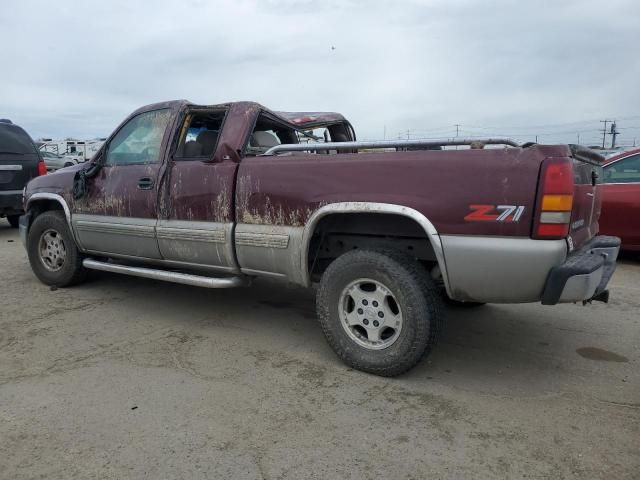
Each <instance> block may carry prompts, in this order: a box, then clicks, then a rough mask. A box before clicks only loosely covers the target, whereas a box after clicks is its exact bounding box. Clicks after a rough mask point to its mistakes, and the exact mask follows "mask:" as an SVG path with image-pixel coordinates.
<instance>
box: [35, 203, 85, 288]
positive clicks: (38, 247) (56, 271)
mask: <svg viewBox="0 0 640 480" xmlns="http://www.w3.org/2000/svg"><path fill="white" fill-rule="evenodd" d="M27 254H28V256H29V263H30V264H31V268H32V270H33V273H35V275H36V277H38V280H40V281H41V282H42V283H44V284H46V285H52V286H56V287H68V286H70V285H74V284H76V283H79V282H81V281H83V280H84V279H85V277H86V274H87V270H86V269H85V268H84V267H83V266H82V255H81V254H80V251H79V250H78V247H77V246H76V244H75V242H74V240H73V236H72V235H71V231H70V230H69V225H68V224H67V220H66V218H65V217H64V215H63V214H62V212H59V211H49V212H44V213H42V214H40V215H38V216H37V217H36V218H35V220H34V221H33V224H32V225H31V228H30V229H29V233H28V236H27Z"/></svg>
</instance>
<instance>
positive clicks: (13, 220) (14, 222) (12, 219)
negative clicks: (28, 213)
mask: <svg viewBox="0 0 640 480" xmlns="http://www.w3.org/2000/svg"><path fill="white" fill-rule="evenodd" d="M7 221H8V222H9V225H11V228H18V226H19V225H20V215H7Z"/></svg>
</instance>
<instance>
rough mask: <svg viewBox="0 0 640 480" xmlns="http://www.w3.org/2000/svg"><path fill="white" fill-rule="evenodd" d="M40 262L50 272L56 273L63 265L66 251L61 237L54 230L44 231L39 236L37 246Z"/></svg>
mask: <svg viewBox="0 0 640 480" xmlns="http://www.w3.org/2000/svg"><path fill="white" fill-rule="evenodd" d="M38 253H39V256H40V262H42V265H44V268H46V269H47V270H49V271H50V272H57V271H58V270H60V269H61V268H62V266H63V265H64V260H65V258H66V257H67V250H66V248H65V245H64V241H63V240H62V237H61V236H60V234H59V233H58V232H57V231H56V230H52V229H49V230H46V231H45V232H43V233H42V235H41V236H40V242H39V245H38Z"/></svg>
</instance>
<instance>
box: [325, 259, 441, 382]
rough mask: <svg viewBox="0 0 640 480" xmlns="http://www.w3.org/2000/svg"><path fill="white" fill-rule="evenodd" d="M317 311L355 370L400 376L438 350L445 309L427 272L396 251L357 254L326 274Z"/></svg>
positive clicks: (338, 262) (337, 349)
mask: <svg viewBox="0 0 640 480" xmlns="http://www.w3.org/2000/svg"><path fill="white" fill-rule="evenodd" d="M316 308H317V311H318V317H319V320H320V323H321V325H322V330H323V332H324V334H325V336H326V338H327V341H328V342H329V345H331V347H332V348H333V350H334V351H335V352H336V354H337V355H338V356H339V357H340V358H341V359H342V360H343V361H344V362H345V363H346V364H347V365H349V366H351V367H353V368H355V369H358V370H362V371H365V372H369V373H373V374H376V375H382V376H389V377H391V376H395V375H400V374H401V373H404V372H406V371H407V370H409V369H410V368H412V367H413V366H415V365H416V364H417V363H418V362H419V361H420V359H421V358H422V357H423V356H424V355H425V354H427V353H428V352H429V351H430V350H431V348H433V346H434V345H435V344H436V341H437V338H438V336H439V334H440V332H441V330H442V327H443V321H444V316H443V312H444V308H443V305H442V300H441V298H440V295H439V293H438V288H437V286H436V285H435V284H434V283H433V281H432V280H431V278H430V277H429V275H428V273H427V272H426V270H425V269H424V268H423V267H422V265H421V264H420V263H418V262H417V261H416V260H415V259H414V258H412V257H410V256H407V255H405V254H403V253H400V252H395V251H377V250H354V251H351V252H348V253H345V254H344V255H342V256H340V257H338V258H337V259H336V260H335V261H333V262H332V263H331V264H330V265H329V267H328V268H327V270H326V271H325V272H324V274H323V276H322V279H321V281H320V286H319V288H318V293H317V299H316Z"/></svg>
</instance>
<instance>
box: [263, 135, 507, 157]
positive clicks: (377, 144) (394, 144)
mask: <svg viewBox="0 0 640 480" xmlns="http://www.w3.org/2000/svg"><path fill="white" fill-rule="evenodd" d="M472 144H478V145H482V146H484V145H508V146H510V147H519V146H520V144H518V143H517V142H514V141H513V140H510V139H508V138H483V139H479V138H474V139H459V140H437V141H432V140H431V141H425V140H378V141H371V142H327V143H292V144H283V145H276V146H275V147H271V148H270V149H269V150H267V151H266V152H265V153H264V154H263V155H275V154H276V153H281V152H304V151H309V150H313V151H318V150H360V149H376V148H421V147H422V148H435V147H449V146H460V145H472Z"/></svg>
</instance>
